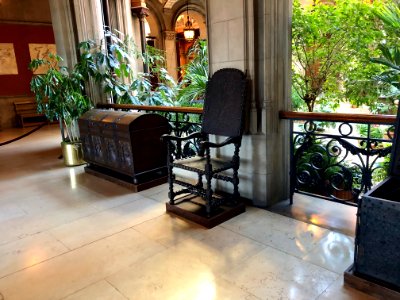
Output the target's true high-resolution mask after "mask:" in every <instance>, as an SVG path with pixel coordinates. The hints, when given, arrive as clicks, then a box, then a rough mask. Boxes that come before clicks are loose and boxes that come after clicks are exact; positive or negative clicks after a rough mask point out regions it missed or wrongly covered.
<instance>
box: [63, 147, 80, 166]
mask: <svg viewBox="0 0 400 300" xmlns="http://www.w3.org/2000/svg"><path fill="white" fill-rule="evenodd" d="M61 149H62V154H63V158H64V164H65V165H66V166H67V167H73V166H79V165H83V164H84V163H85V161H84V160H83V149H82V143H80V142H75V143H68V142H61Z"/></svg>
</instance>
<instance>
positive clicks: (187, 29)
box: [183, 0, 194, 41]
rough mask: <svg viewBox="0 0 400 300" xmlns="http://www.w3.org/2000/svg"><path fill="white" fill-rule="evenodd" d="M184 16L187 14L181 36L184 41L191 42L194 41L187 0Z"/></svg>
mask: <svg viewBox="0 0 400 300" xmlns="http://www.w3.org/2000/svg"><path fill="white" fill-rule="evenodd" d="M186 14H187V21H186V23H185V28H184V29H183V36H184V37H185V40H187V41H192V40H193V39H194V29H193V27H192V26H193V24H192V22H191V21H190V18H189V0H188V1H187V3H186Z"/></svg>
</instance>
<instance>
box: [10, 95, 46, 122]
mask: <svg viewBox="0 0 400 300" xmlns="http://www.w3.org/2000/svg"><path fill="white" fill-rule="evenodd" d="M14 109H15V114H16V116H17V122H18V125H19V126H20V127H27V126H36V125H40V124H42V123H43V122H47V118H46V115H45V114H41V113H38V112H37V103H36V102H35V101H34V100H32V101H18V102H14Z"/></svg>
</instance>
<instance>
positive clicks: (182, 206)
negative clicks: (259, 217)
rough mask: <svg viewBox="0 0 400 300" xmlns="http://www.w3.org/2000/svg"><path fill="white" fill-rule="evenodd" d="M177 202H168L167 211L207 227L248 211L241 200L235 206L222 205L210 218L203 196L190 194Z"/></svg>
mask: <svg viewBox="0 0 400 300" xmlns="http://www.w3.org/2000/svg"><path fill="white" fill-rule="evenodd" d="M175 203H176V204H175V205H171V204H169V203H168V202H167V203H166V208H167V212H169V213H173V214H174V215H177V216H179V217H182V218H184V219H186V220H189V221H192V222H194V223H197V224H199V225H202V226H204V227H206V228H212V227H214V226H217V225H219V224H221V223H223V222H225V221H227V220H229V219H231V218H233V217H235V216H237V215H239V214H241V213H243V212H245V211H246V206H245V204H244V202H243V201H240V202H238V203H237V204H236V205H234V206H221V207H220V208H219V209H218V210H216V211H214V213H213V214H212V215H211V217H209V218H208V217H207V215H206V209H205V206H204V200H203V199H202V198H201V197H196V196H193V195H189V196H186V197H183V198H181V199H179V200H177V201H175Z"/></svg>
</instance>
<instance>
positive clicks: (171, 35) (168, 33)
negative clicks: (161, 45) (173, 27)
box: [164, 31, 176, 41]
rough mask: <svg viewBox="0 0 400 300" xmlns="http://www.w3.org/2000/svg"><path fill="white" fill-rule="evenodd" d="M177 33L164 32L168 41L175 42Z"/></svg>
mask: <svg viewBox="0 0 400 300" xmlns="http://www.w3.org/2000/svg"><path fill="white" fill-rule="evenodd" d="M175 37H176V32H175V31H164V38H165V39H166V40H170V41H171V40H175Z"/></svg>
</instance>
